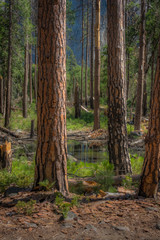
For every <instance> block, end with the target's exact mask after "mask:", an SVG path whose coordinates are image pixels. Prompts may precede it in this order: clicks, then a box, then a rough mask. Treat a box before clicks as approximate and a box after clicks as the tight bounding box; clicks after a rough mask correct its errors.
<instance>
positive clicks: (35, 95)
mask: <svg viewBox="0 0 160 240" xmlns="http://www.w3.org/2000/svg"><path fill="white" fill-rule="evenodd" d="M34 97H35V100H36V105H37V45H35V70H34Z"/></svg>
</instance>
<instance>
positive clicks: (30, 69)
mask: <svg viewBox="0 0 160 240" xmlns="http://www.w3.org/2000/svg"><path fill="white" fill-rule="evenodd" d="M29 100H30V104H32V45H30V46H29Z"/></svg>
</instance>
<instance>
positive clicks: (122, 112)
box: [107, 0, 132, 175]
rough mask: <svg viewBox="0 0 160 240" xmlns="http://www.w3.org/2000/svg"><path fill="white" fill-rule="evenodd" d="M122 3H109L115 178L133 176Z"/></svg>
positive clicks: (111, 151) (111, 153) (111, 145)
mask: <svg viewBox="0 0 160 240" xmlns="http://www.w3.org/2000/svg"><path fill="white" fill-rule="evenodd" d="M123 9H124V2H123V0H114V1H113V0H108V5H107V22H108V37H107V38H108V132H109V142H108V150H109V161H110V163H113V164H114V167H115V173H116V175H122V174H127V173H131V172H132V170H131V163H130V158H129V153H128V138H127V128H126V103H125V98H126V89H125V79H126V77H125V74H126V71H125V62H124V61H125V46H124V43H125V39H124V38H125V35H124V31H125V26H124V25H125V24H124V11H123Z"/></svg>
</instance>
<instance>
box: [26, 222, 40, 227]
mask: <svg viewBox="0 0 160 240" xmlns="http://www.w3.org/2000/svg"><path fill="white" fill-rule="evenodd" d="M24 223H25V224H26V226H27V227H29V228H37V227H38V226H37V224H35V223H29V222H24Z"/></svg>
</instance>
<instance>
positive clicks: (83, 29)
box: [81, 0, 84, 104]
mask: <svg viewBox="0 0 160 240" xmlns="http://www.w3.org/2000/svg"><path fill="white" fill-rule="evenodd" d="M83 58H84V3H83V0H82V60H81V104H83Z"/></svg>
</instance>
